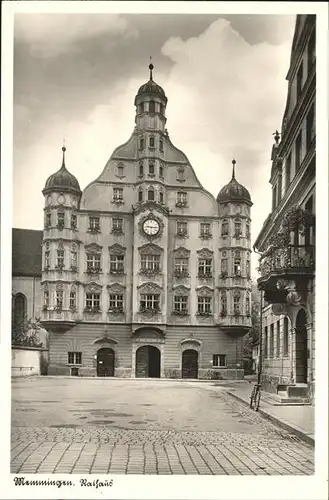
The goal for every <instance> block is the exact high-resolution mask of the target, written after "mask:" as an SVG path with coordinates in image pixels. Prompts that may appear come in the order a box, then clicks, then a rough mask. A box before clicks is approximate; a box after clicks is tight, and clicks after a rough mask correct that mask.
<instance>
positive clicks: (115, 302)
mask: <svg viewBox="0 0 329 500" xmlns="http://www.w3.org/2000/svg"><path fill="white" fill-rule="evenodd" d="M110 310H116V311H121V312H123V295H122V294H117V293H114V294H112V293H111V294H110Z"/></svg>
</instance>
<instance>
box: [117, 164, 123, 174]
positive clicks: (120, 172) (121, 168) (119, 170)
mask: <svg viewBox="0 0 329 500" xmlns="http://www.w3.org/2000/svg"><path fill="white" fill-rule="evenodd" d="M117 176H118V177H123V166H122V165H118V166H117Z"/></svg>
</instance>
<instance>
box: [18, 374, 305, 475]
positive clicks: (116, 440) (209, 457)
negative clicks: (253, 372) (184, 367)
mask: <svg viewBox="0 0 329 500" xmlns="http://www.w3.org/2000/svg"><path fill="white" fill-rule="evenodd" d="M313 471H314V450H313V448H312V447H311V446H309V445H306V444H304V443H302V442H301V441H300V440H299V439H298V438H296V437H294V436H291V435H289V433H287V432H285V431H283V430H281V429H278V428H277V427H275V426H274V425H273V424H271V423H270V422H269V421H266V420H264V419H263V418H262V417H261V416H260V415H258V414H257V413H255V412H253V411H251V410H249V408H247V407H246V406H244V405H243V404H242V403H240V402H239V401H237V400H235V399H233V398H232V396H230V395H229V394H227V393H226V392H225V385H223V384H221V385H218V384H216V383H215V382H209V383H200V382H192V381H191V382H186V381H174V380H173V381H159V380H151V379H149V380H141V379H140V380H116V379H73V378H71V379H69V378H41V377H40V378H29V379H13V383H12V451H11V472H12V473H18V472H19V473H21V474H23V473H26V474H28V473H30V474H32V473H47V474H51V473H62V474H63V473H74V474H86V473H92V474H108V473H110V474H111V473H112V474H117V473H128V474H243V475H244V474H252V475H253V474H256V475H286V474H294V475H296V474H302V475H303V474H313Z"/></svg>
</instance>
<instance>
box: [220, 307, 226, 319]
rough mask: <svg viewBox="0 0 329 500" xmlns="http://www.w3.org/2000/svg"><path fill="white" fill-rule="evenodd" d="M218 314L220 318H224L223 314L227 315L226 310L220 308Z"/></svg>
mask: <svg viewBox="0 0 329 500" xmlns="http://www.w3.org/2000/svg"><path fill="white" fill-rule="evenodd" d="M220 315H221V317H222V318H224V317H225V316H227V310H226V309H222V310H221V312H220Z"/></svg>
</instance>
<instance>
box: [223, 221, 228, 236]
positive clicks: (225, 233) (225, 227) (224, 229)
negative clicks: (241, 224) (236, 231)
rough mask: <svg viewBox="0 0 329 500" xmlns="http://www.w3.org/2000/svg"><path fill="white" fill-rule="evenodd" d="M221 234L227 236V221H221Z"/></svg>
mask: <svg viewBox="0 0 329 500" xmlns="http://www.w3.org/2000/svg"><path fill="white" fill-rule="evenodd" d="M222 236H228V222H222Z"/></svg>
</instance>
